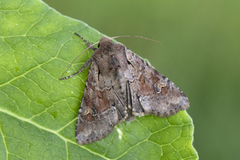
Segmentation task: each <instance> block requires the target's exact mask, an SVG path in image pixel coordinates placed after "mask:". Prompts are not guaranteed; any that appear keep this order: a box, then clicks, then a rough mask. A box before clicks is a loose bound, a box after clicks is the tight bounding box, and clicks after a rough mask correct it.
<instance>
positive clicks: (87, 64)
mask: <svg viewBox="0 0 240 160" xmlns="http://www.w3.org/2000/svg"><path fill="white" fill-rule="evenodd" d="M91 62H92V58H90V59H88V60H87V61H86V62H85V63H84V65H83V66H82V68H81V69H80V70H79V71H77V72H76V73H73V74H72V75H70V76H67V77H63V78H59V80H64V79H68V78H71V77H73V76H75V75H76V74H78V73H80V72H82V71H83V70H84V69H85V68H87V67H88V66H89V65H90V64H91Z"/></svg>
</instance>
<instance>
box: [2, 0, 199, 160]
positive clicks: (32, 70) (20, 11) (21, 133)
mask: <svg viewBox="0 0 240 160" xmlns="http://www.w3.org/2000/svg"><path fill="white" fill-rule="evenodd" d="M74 32H77V33H79V34H80V35H82V36H83V37H85V38H86V39H87V40H88V41H90V42H91V43H93V42H96V41H98V40H99V39H100V37H101V35H102V34H101V33H99V32H98V31H96V30H94V29H93V28H91V27H89V26H87V25H86V24H85V23H83V22H81V21H78V20H74V19H71V18H69V17H65V16H63V15H61V14H60V13H58V12H56V11H55V10H53V9H52V8H49V7H48V6H47V5H46V4H44V3H43V2H42V1H39V0H2V1H1V2H0V37H1V38H0V57H1V60H0V73H1V76H0V155H1V159H34V160H35V159H80V158H81V159H161V160H165V159H188V160H189V159H198V156H197V153H196V151H195V149H194V148H193V146H192V142H193V123H192V120H191V118H190V117H189V115H188V114H187V113H186V112H185V111H180V112H179V113H178V114H176V115H174V116H172V117H170V118H160V117H155V116H152V115H149V116H144V117H141V118H137V119H136V120H135V121H132V122H123V123H121V124H119V125H117V126H116V127H115V129H114V131H113V132H112V133H110V134H109V135H108V136H107V137H106V138H104V139H103V140H102V141H97V142H95V143H92V144H88V145H83V146H79V145H78V144H77V143H76V139H75V125H76V120H77V114H78V110H79V106H80V102H81V98H82V94H83V91H84V87H85V80H86V77H87V71H84V72H83V73H80V74H78V75H77V76H74V77H73V78H70V79H68V80H64V81H59V80H58V78H59V77H60V75H61V74H62V73H63V72H64V70H65V69H66V68H67V67H68V66H69V65H70V63H71V62H72V61H73V59H74V58H75V57H76V56H77V55H78V54H79V53H81V52H82V51H83V50H84V49H85V48H86V44H85V42H83V41H82V40H81V39H80V38H79V37H77V36H76V35H74ZM92 53H93V52H92V51H87V52H85V53H84V54H83V55H82V56H81V57H80V58H78V59H77V61H76V62H75V63H74V65H73V66H72V67H71V68H70V69H69V71H68V74H72V73H74V72H76V71H77V70H79V69H80V68H81V66H82V65H83V64H84V62H85V61H86V60H87V59H88V58H90V56H91V54H92Z"/></svg>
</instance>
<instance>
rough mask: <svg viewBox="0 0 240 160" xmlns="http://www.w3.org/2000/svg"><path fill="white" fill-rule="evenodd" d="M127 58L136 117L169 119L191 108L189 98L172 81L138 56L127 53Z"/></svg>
mask: <svg viewBox="0 0 240 160" xmlns="http://www.w3.org/2000/svg"><path fill="white" fill-rule="evenodd" d="M126 56H127V60H128V71H127V72H130V74H129V73H126V74H127V75H128V76H126V77H127V78H128V80H129V83H130V90H131V94H132V105H133V109H132V110H133V114H134V115H139V116H141V115H145V114H154V115H156V116H161V117H165V116H167V117H169V116H171V115H173V114H175V113H177V112H178V111H179V110H185V109H187V108H188V107H189V101H188V98H187V97H186V96H185V95H184V93H183V92H182V91H181V90H180V89H179V88H178V87H177V86H176V85H175V84H174V83H173V82H172V81H170V80H169V79H168V78H166V77H165V76H163V75H162V74H161V73H159V72H158V71H157V70H155V69H154V68H153V67H151V66H150V65H148V63H147V62H146V61H144V60H142V59H141V58H140V57H138V56H137V55H136V54H134V53H132V52H130V51H126ZM129 75H131V76H129Z"/></svg>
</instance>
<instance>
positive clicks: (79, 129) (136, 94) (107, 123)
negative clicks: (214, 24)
mask: <svg viewBox="0 0 240 160" xmlns="http://www.w3.org/2000/svg"><path fill="white" fill-rule="evenodd" d="M77 35H78V34H77ZM78 36H79V37H81V36H80V35H78ZM81 38H82V39H83V40H84V41H85V42H86V43H87V44H88V45H89V44H90V43H89V42H88V41H86V40H85V39H84V38H83V37H81ZM91 49H93V50H94V54H93V55H92V56H91V58H90V59H89V60H88V61H87V62H85V64H84V66H83V67H82V68H81V69H80V70H79V71H78V72H76V73H79V72H81V71H83V69H85V68H86V67H87V66H88V65H90V63H92V64H91V66H90V69H89V72H88V76H87V80H86V85H85V90H84V94H83V98H82V102H81V106H80V109H79V113H78V119H77V126H76V139H77V142H78V144H80V145H83V144H88V143H92V142H95V141H97V140H101V139H103V138H104V137H106V136H107V134H108V133H110V132H111V131H112V130H113V129H114V127H115V125H117V124H119V123H120V122H121V121H132V120H133V119H135V116H143V115H148V114H153V115H155V116H161V117H166V116H167V117H169V116H171V115H173V114H175V113H177V112H178V111H179V110H185V109H187V108H188V107H189V101H188V98H187V97H186V96H185V95H184V94H183V92H182V91H181V90H180V89H179V88H178V87H177V86H176V85H175V84H174V83H173V82H171V81H170V80H169V79H168V78H166V77H165V76H163V75H162V74H161V73H159V72H158V71H156V70H155V69H154V68H153V67H152V66H150V65H148V63H147V62H146V61H144V60H143V59H141V58H140V57H138V56H137V55H136V54H134V53H133V52H131V51H129V50H127V48H126V47H125V46H124V45H122V44H115V43H113V42H112V41H111V39H109V38H107V37H102V38H101V39H100V42H99V48H98V49H96V48H94V47H92V48H91ZM76 73H74V74H73V75H75V74H76ZM73 75H71V76H68V77H65V78H62V79H67V78H70V77H72V76H73Z"/></svg>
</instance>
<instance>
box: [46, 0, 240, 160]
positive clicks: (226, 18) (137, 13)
mask: <svg viewBox="0 0 240 160" xmlns="http://www.w3.org/2000/svg"><path fill="white" fill-rule="evenodd" d="M44 1H45V2H46V3H47V4H48V5H49V6H50V7H52V8H54V9H56V10H57V11H59V12H60V13H62V14H64V15H66V16H69V17H72V18H75V19H79V20H82V21H84V22H85V23H87V24H88V25H89V26H91V27H93V28H95V29H97V30H98V31H100V32H102V33H103V34H106V35H108V36H116V35H139V36H145V37H149V38H151V39H155V40H159V41H161V42H162V44H158V43H154V42H151V41H146V40H143V39H136V38H121V39H117V40H118V41H120V42H121V43H123V44H125V45H126V46H127V47H129V48H130V49H131V50H132V51H134V52H135V53H137V54H138V55H140V56H142V57H143V58H146V59H148V60H149V61H150V63H151V64H152V65H153V66H154V67H155V68H156V69H157V70H158V71H159V72H161V73H162V74H164V75H165V76H167V77H168V78H169V79H171V80H172V81H173V82H174V83H175V84H176V85H177V86H178V87H179V88H180V89H181V90H183V91H184V93H185V94H186V95H187V96H188V97H189V100H190V108H189V109H188V110H187V112H188V113H189V114H190V116H191V117H192V119H193V122H194V125H195V133H194V147H195V148H196V150H197V151H198V154H199V157H200V159H204V160H207V159H211V160H213V159H214V160H221V159H231V160H233V159H239V157H240V151H239V150H240V138H239V136H240V116H239V112H238V111H239V108H240V104H239V103H240V102H239V101H240V85H239V81H240V1H239V0H231V1H229V0H212V1H209V0H201V1H200V0H192V1H189V0H181V1H179V0H171V1H163V0H158V1H156V0H155V1H153V0H149V1H146V0H145V1H144V0H138V1H129V0H121V1H116V0H115V1H114V0H104V1H97V0H95V1H94V0H88V1H83V0H82V1H80V0H68V1H66V0H44Z"/></svg>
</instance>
